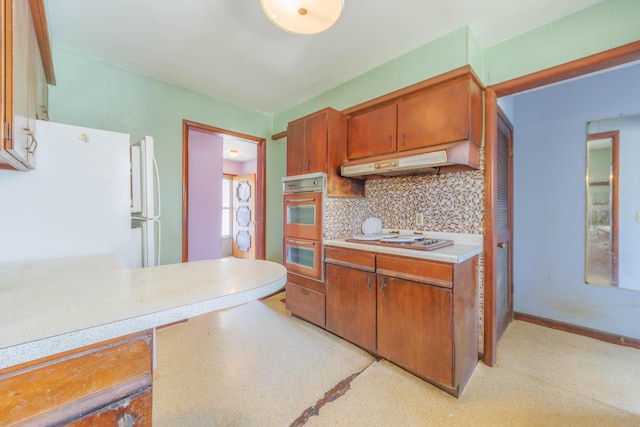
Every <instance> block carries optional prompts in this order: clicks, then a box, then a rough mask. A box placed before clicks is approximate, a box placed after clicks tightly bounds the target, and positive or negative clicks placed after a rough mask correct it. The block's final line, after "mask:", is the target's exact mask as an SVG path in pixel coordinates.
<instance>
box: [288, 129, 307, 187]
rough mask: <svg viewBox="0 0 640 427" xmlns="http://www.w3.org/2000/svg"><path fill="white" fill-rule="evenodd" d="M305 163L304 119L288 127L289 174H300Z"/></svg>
mask: <svg viewBox="0 0 640 427" xmlns="http://www.w3.org/2000/svg"><path fill="white" fill-rule="evenodd" d="M303 165H304V120H296V121H294V122H291V123H289V126H288V127H287V176H291V175H300V174H301V173H302V167H303Z"/></svg>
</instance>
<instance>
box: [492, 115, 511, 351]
mask: <svg viewBox="0 0 640 427" xmlns="http://www.w3.org/2000/svg"><path fill="white" fill-rule="evenodd" d="M497 157H498V159H497V160H498V161H497V172H498V181H497V186H496V189H497V196H498V199H497V202H498V203H497V209H496V211H497V216H496V231H497V240H496V245H497V247H496V252H495V261H496V262H495V268H496V306H497V307H496V309H497V313H496V315H497V319H496V320H497V322H496V323H497V326H498V331H497V332H498V339H499V338H500V337H501V336H502V334H503V333H504V331H505V330H506V329H507V326H508V325H509V323H510V322H511V321H512V320H513V274H512V271H513V263H512V257H513V248H512V242H511V240H512V238H511V237H512V234H511V227H512V214H511V213H512V205H513V196H512V186H513V127H512V126H511V124H510V123H509V122H508V120H507V119H506V118H505V116H504V113H503V112H502V111H499V113H498V147H497Z"/></svg>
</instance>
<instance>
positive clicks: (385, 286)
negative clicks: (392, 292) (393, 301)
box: [382, 280, 389, 295]
mask: <svg viewBox="0 0 640 427" xmlns="http://www.w3.org/2000/svg"><path fill="white" fill-rule="evenodd" d="M388 286H389V285H387V281H386V280H385V281H383V282H382V295H384V293H385V292H386V291H387V287H388Z"/></svg>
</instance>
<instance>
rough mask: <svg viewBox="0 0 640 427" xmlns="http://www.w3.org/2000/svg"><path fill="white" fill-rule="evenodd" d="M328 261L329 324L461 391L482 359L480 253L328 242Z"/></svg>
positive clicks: (452, 390) (344, 335)
mask: <svg viewBox="0 0 640 427" xmlns="http://www.w3.org/2000/svg"><path fill="white" fill-rule="evenodd" d="M325 261H326V328H327V330H329V331H330V332H333V333H335V334H336V335H338V336H340V337H342V338H345V339H346V340H349V341H351V342H353V343H354V344H356V345H358V346H360V347H362V348H364V349H366V350H368V351H370V352H372V353H374V354H376V355H378V356H381V357H383V358H385V359H387V360H389V361H391V362H393V363H395V364H397V365H399V366H401V367H403V368H405V369H407V370H408V371H410V372H413V373H414V374H416V375H418V376H420V377H421V378H423V379H425V380H427V381H429V382H431V383H433V384H435V385H437V386H438V387H440V388H442V389H443V390H445V391H447V392H448V393H450V394H452V395H454V396H458V395H459V394H460V392H461V391H462V389H463V388H464V386H465V385H466V383H467V381H468V380H469V378H470V377H471V374H472V373H473V370H474V369H475V366H476V364H477V362H478V301H477V289H476V280H475V277H476V264H477V257H474V258H472V259H469V260H466V261H464V262H462V263H458V264H452V263H444V262H437V261H428V260H423V259H417V258H410V257H402V256H395V255H387V254H376V253H373V252H368V251H361V250H352V249H344V248H334V247H327V248H325ZM287 298H288V296H287Z"/></svg>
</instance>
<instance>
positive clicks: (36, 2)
mask: <svg viewBox="0 0 640 427" xmlns="http://www.w3.org/2000/svg"><path fill="white" fill-rule="evenodd" d="M29 6H30V7H31V16H32V17H33V26H34V28H35V30H36V38H37V40H38V47H39V48H40V57H41V58H42V66H43V67H44V74H45V76H46V78H47V83H48V84H50V85H53V86H55V84H56V75H55V71H54V69H53V55H52V54H51V41H50V40H49V26H48V25H47V12H46V10H45V5H44V0H29Z"/></svg>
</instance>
